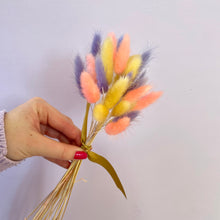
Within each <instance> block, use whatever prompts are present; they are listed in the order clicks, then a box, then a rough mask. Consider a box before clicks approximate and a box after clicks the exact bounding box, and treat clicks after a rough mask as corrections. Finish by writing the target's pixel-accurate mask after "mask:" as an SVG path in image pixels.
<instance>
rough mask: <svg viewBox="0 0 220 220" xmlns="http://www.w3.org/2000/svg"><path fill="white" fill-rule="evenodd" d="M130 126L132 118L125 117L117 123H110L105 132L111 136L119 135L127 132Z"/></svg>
mask: <svg viewBox="0 0 220 220" xmlns="http://www.w3.org/2000/svg"><path fill="white" fill-rule="evenodd" d="M129 125H130V118H129V117H123V118H120V119H119V120H118V121H116V122H114V121H112V122H109V123H108V124H107V125H106V126H105V131H106V133H107V134H109V135H116V134H119V133H121V132H123V131H124V130H126V128H127V127H128V126H129Z"/></svg>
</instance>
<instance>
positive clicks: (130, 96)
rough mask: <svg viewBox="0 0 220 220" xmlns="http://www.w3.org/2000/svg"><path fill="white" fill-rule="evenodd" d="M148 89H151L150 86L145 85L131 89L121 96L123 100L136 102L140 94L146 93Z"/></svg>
mask: <svg viewBox="0 0 220 220" xmlns="http://www.w3.org/2000/svg"><path fill="white" fill-rule="evenodd" d="M150 89H152V86H150V85H145V86H141V87H139V88H137V89H134V90H131V91H129V92H128V93H127V94H126V95H125V96H124V97H123V100H126V101H129V102H136V101H137V100H138V99H140V98H141V97H142V96H144V95H146V94H147V92H148V91H149V90H150Z"/></svg>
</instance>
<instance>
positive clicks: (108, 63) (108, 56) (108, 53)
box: [101, 37, 114, 84]
mask: <svg viewBox="0 0 220 220" xmlns="http://www.w3.org/2000/svg"><path fill="white" fill-rule="evenodd" d="M113 55H114V45H113V41H112V38H111V37H108V38H106V40H105V41H104V43H103V45H102V48H101V58H102V63H103V66H104V70H105V74H106V79H107V81H108V84H110V83H111V82H112V76H113Z"/></svg>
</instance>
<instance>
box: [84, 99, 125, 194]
mask: <svg viewBox="0 0 220 220" xmlns="http://www.w3.org/2000/svg"><path fill="white" fill-rule="evenodd" d="M89 108H90V104H89V103H87V106H86V114H85V118H84V122H83V128H82V137H81V140H82V146H81V147H82V149H83V150H84V151H85V152H86V153H87V154H88V159H89V160H90V161H92V162H94V163H97V164H99V165H100V166H102V167H104V168H105V169H106V171H107V172H108V173H109V174H110V176H111V177H112V179H113V181H114V182H115V185H116V186H117V187H118V188H119V189H120V191H121V192H122V193H123V195H124V196H125V198H127V196H126V193H125V190H124V188H123V186H122V184H121V181H120V179H119V177H118V175H117V173H116V171H115V169H114V168H113V166H112V165H111V164H110V162H109V161H108V160H107V159H106V158H104V157H103V156H101V155H99V154H97V153H95V152H93V151H91V146H87V145H86V144H85V141H86V134H87V120H88V112H89Z"/></svg>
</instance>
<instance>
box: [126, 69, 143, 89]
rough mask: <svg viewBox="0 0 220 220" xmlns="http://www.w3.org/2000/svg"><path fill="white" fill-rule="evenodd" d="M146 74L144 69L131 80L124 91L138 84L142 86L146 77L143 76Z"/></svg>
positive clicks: (137, 86) (136, 86)
mask: <svg viewBox="0 0 220 220" xmlns="http://www.w3.org/2000/svg"><path fill="white" fill-rule="evenodd" d="M145 75H146V71H144V72H142V73H140V74H139V75H138V76H137V77H136V78H135V79H134V81H133V82H132V84H131V85H130V86H129V88H128V89H127V91H126V93H128V92H129V91H131V90H133V89H137V88H139V87H140V86H143V85H145V84H146V82H147V78H146V77H145Z"/></svg>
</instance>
